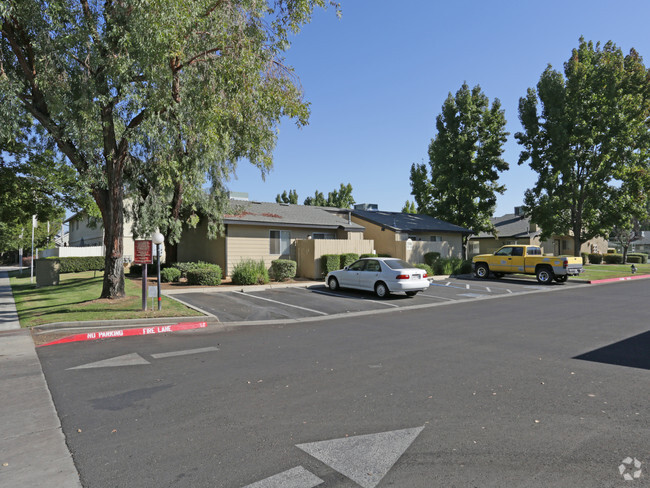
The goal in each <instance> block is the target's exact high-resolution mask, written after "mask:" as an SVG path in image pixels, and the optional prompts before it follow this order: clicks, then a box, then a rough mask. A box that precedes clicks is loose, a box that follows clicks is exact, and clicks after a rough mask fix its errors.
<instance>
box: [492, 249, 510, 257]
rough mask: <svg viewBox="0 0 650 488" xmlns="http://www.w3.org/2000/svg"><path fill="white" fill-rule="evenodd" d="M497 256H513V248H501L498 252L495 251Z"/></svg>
mask: <svg viewBox="0 0 650 488" xmlns="http://www.w3.org/2000/svg"><path fill="white" fill-rule="evenodd" d="M495 255H496V256H512V248H511V247H504V248H502V249H500V250H499V251H498V252H497V253H495Z"/></svg>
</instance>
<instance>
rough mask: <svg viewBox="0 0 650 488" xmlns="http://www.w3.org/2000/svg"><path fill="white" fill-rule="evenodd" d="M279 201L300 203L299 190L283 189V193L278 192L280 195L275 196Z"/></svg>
mask: <svg viewBox="0 0 650 488" xmlns="http://www.w3.org/2000/svg"><path fill="white" fill-rule="evenodd" d="M275 201H276V202H277V203H291V204H293V205H296V204H297V203H298V192H297V191H296V190H289V193H288V194H287V191H286V190H285V191H283V192H282V195H280V194H279V193H278V196H276V197H275Z"/></svg>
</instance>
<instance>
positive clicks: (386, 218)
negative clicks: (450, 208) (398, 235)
mask: <svg viewBox="0 0 650 488" xmlns="http://www.w3.org/2000/svg"><path fill="white" fill-rule="evenodd" d="M352 215H354V216H355V217H359V218H360V219H363V220H366V221H368V222H372V223H373V224H377V225H381V226H382V227H386V228H388V229H391V230H393V231H396V232H460V233H463V234H471V233H472V231H471V230H469V229H466V228H465V227H460V226H458V225H454V224H450V223H449V222H445V221H444V220H440V219H437V218H435V217H431V216H430V215H424V214H408V213H402V212H383V211H379V210H352Z"/></svg>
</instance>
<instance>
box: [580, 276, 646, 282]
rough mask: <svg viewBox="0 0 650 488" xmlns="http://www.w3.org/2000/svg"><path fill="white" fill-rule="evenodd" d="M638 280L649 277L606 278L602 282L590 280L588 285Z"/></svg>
mask: <svg viewBox="0 0 650 488" xmlns="http://www.w3.org/2000/svg"><path fill="white" fill-rule="evenodd" d="M640 278H650V275H647V274H646V275H634V276H624V277H622V278H607V279H604V280H591V281H590V282H589V283H592V284H593V283H612V282H614V281H629V280H638V279H640Z"/></svg>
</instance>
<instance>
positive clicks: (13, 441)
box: [0, 271, 81, 488]
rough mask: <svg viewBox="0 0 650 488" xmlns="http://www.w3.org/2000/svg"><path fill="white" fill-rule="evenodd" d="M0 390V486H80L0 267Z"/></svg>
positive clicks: (30, 342) (9, 288)
mask: <svg viewBox="0 0 650 488" xmlns="http://www.w3.org/2000/svg"><path fill="white" fill-rule="evenodd" d="M0 392H2V397H1V398H0V418H1V419H2V430H0V486H3V487H5V486H6V487H28V486H39V487H52V488H68V487H81V482H80V481H79V474H78V473H77V469H76V468H75V465H74V463H73V461H72V456H71V455H70V452H69V451H68V448H67V446H66V444H65V437H64V436H63V432H62V430H61V423H60V422H59V417H58V415H57V413H56V410H55V408H54V404H53V403H52V397H51V395H50V390H49V389H48V387H47V384H46V382H45V377H44V376H43V370H42V369H41V363H40V362H39V360H38V356H37V355H36V349H35V347H34V342H33V341H32V338H31V335H30V332H29V331H28V330H25V329H21V328H20V324H19V323H18V315H17V313H16V306H15V303H14V298H13V295H12V293H11V286H10V285H9V278H8V276H7V272H6V271H0Z"/></svg>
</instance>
